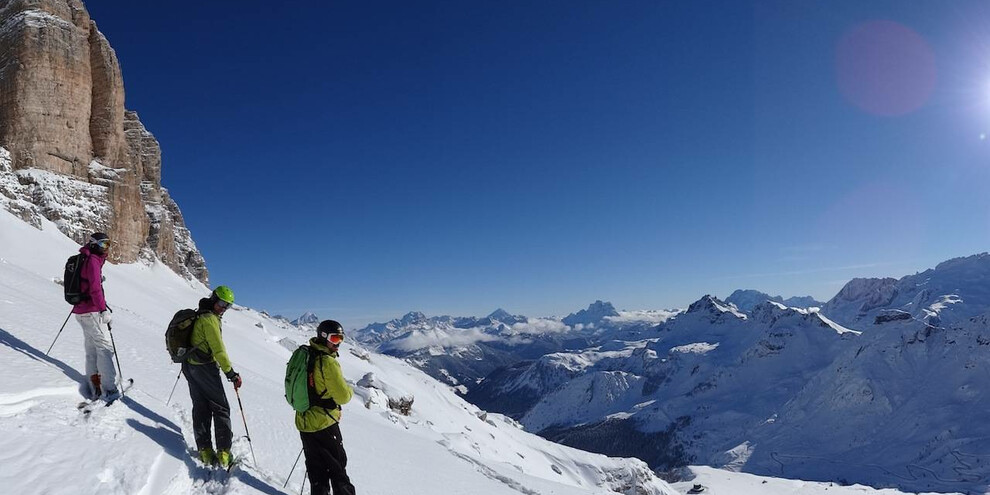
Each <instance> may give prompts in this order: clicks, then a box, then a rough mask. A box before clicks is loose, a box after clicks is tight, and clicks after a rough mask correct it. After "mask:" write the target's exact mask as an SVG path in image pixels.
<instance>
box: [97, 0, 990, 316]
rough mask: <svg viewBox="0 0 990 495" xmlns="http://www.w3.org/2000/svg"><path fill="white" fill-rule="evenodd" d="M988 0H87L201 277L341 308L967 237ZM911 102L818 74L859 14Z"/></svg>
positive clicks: (543, 295) (572, 302) (889, 254)
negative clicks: (921, 67) (908, 59)
mask: <svg viewBox="0 0 990 495" xmlns="http://www.w3.org/2000/svg"><path fill="white" fill-rule="evenodd" d="M985 5H986V4H985V2H979V1H968V2H967V1H959V2H951V3H947V2H941V1H938V2H937V1H933V0H932V1H923V2H903V1H893V0H890V1H876V2H859V1H855V2H853V1H849V2H828V3H827V4H826V3H825V2H811V1H790V0H787V1H784V0H780V1H764V2H755V3H749V2H724V1H704V0H703V1H676V2H675V1H629V2H521V1H508V2H497V3H496V2H463V1H457V2H455V1H430V2H375V1H371V2H310V1H300V2H285V3H282V2H256V1H240V2H181V1H176V2H167V3H166V4H163V3H161V2H158V3H154V2H124V1H106V2H89V4H88V5H87V6H88V8H89V9H90V12H91V14H92V17H93V18H94V19H95V20H96V21H97V23H98V25H99V27H100V29H101V30H102V31H103V33H104V34H105V35H106V36H107V37H108V38H109V40H110V42H111V44H112V46H113V47H114V48H115V50H116V51H117V55H118V57H119V58H120V61H121V65H122V69H123V73H124V81H125V86H126V91H127V106H128V108H130V109H133V110H136V111H137V112H138V113H139V114H140V115H141V117H142V120H143V121H144V123H145V125H146V126H147V127H148V128H149V130H151V131H152V132H153V133H154V134H155V135H156V137H157V138H158V139H159V141H160V142H161V145H162V149H163V182H164V184H165V186H166V187H168V188H169V190H170V192H171V194H172V196H173V197H174V198H175V199H176V201H178V203H179V205H180V207H181V208H182V210H183V213H184V215H185V217H186V222H187V224H188V225H189V227H190V228H191V230H192V232H193V235H194V239H195V240H196V242H197V244H198V245H199V247H200V248H201V250H202V251H203V253H204V255H205V257H206V259H207V262H208V265H209V267H210V270H211V278H212V281H213V282H214V283H218V284H219V283H222V284H227V285H230V286H231V287H233V289H234V291H235V293H236V294H237V296H238V301H239V302H243V303H244V304H247V305H250V306H253V307H256V308H259V309H268V310H270V311H272V312H281V313H285V314H287V315H289V316H295V315H296V314H297V313H301V312H302V311H305V310H313V311H315V312H317V314H319V315H320V316H324V317H336V318H338V319H340V320H342V321H344V322H345V324H352V325H353V324H358V323H365V322H368V321H371V320H379V321H380V320H385V319H389V318H392V317H396V316H400V315H401V314H402V313H404V312H406V311H409V310H422V311H425V312H428V313H453V314H484V313H487V312H489V311H491V310H493V309H495V307H498V306H503V307H505V308H506V309H507V310H509V311H511V312H515V313H524V314H529V315H547V314H566V313H568V312H570V311H574V310H576V309H579V308H580V307H583V306H586V305H587V304H588V303H590V302H591V301H593V300H595V299H599V298H600V299H607V300H611V301H613V302H614V303H615V304H616V305H617V306H619V307H622V308H629V309H641V308H661V307H675V306H684V305H686V304H687V303H689V302H691V301H693V300H695V299H697V298H698V297H700V296H701V295H703V294H705V293H714V294H717V295H719V296H722V297H725V296H727V295H728V293H729V292H731V290H732V289H734V288H737V287H746V288H756V289H760V290H764V291H767V292H771V293H774V294H777V293H781V294H783V295H784V296H788V295H794V294H811V295H814V296H816V297H818V298H822V299H826V298H829V297H831V296H832V295H834V293H835V292H836V291H837V290H838V289H839V288H840V287H841V285H842V283H843V282H844V281H847V280H848V279H849V278H852V277H854V276H873V275H885V276H902V275H905V274H908V273H913V272H914V271H916V270H919V269H924V268H926V267H929V266H932V265H933V264H934V263H937V262H938V261H941V260H944V259H947V258H950V257H953V256H960V255H967V254H973V253H975V252H978V251H983V250H985V249H986V246H987V244H988V241H990V201H988V200H987V199H986V198H987V197H988V196H990V195H988V194H986V193H985V188H986V185H987V184H988V181H987V179H990V176H988V175H990V174H988V169H987V165H988V162H987V158H988V157H987V148H986V142H985V141H981V140H980V139H979V136H980V134H981V133H984V132H990V125H988V124H990V50H988V49H987V48H988V47H990V31H988V30H987V29H986V28H985V27H983V26H981V25H980V22H981V19H982V20H985V19H987V18H988V17H987V16H986V14H988V13H990V12H988V10H990V7H987V6H985ZM875 20H891V21H896V22H898V23H901V24H902V25H904V26H906V27H907V28H910V29H912V30H914V31H915V32H916V33H917V34H918V35H920V36H921V37H922V38H923V39H924V40H925V42H927V43H928V46H930V48H931V50H932V52H934V54H935V61H936V70H937V84H936V86H935V89H934V91H933V92H932V93H931V95H930V96H929V97H928V98H927V99H926V101H925V102H924V104H923V105H922V106H920V108H918V109H916V110H914V111H912V112H909V113H907V114H905V115H900V116H895V117H883V116H877V115H873V114H870V113H869V112H867V111H864V110H863V109H861V108H858V107H857V106H856V105H854V104H852V103H851V102H850V101H849V99H848V98H846V97H844V95H843V93H842V92H841V91H840V90H839V88H838V86H837V82H836V80H837V75H836V46H837V44H838V42H839V40H840V39H842V37H843V35H844V34H845V33H848V32H849V31H850V30H851V29H853V28H854V27H856V26H857V25H860V24H862V23H864V22H868V21H875Z"/></svg>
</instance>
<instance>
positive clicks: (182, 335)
mask: <svg viewBox="0 0 990 495" xmlns="http://www.w3.org/2000/svg"><path fill="white" fill-rule="evenodd" d="M200 314H201V313H200V312H199V311H196V310H195V309H180V310H179V311H177V312H176V313H175V315H174V316H172V321H170V322H169V323H168V328H167V329H165V349H167V350H168V355H169V356H170V357H171V358H172V362H173V363H182V362H184V361H186V360H187V359H189V358H190V357H192V356H193V355H194V354H196V355H200V356H201V357H202V354H204V353H203V352H202V351H199V350H198V349H196V348H194V347H193V346H192V331H193V326H194V324H195V323H196V319H197V318H199V315H200ZM197 351H198V352H197Z"/></svg>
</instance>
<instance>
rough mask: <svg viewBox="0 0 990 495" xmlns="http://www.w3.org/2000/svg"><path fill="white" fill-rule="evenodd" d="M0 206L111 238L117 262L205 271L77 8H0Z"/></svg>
mask: <svg viewBox="0 0 990 495" xmlns="http://www.w3.org/2000/svg"><path fill="white" fill-rule="evenodd" d="M0 147H2V148H4V149H5V150H6V151H8V152H9V153H0V161H3V162H4V163H3V164H0V175H4V174H6V175H4V177H0V194H3V195H4V196H5V198H0V204H2V205H3V206H4V207H6V208H7V209H8V210H10V211H12V212H14V213H15V214H17V215H19V216H21V217H22V218H24V219H25V220H27V221H29V222H31V223H33V224H34V225H39V226H40V218H41V217H44V218H47V219H49V220H51V221H53V222H54V223H55V224H56V225H57V226H58V228H59V230H61V231H62V232H64V233H65V234H66V235H68V236H70V237H72V238H73V239H75V240H77V241H79V242H82V241H84V240H85V238H86V236H87V234H88V233H89V232H92V231H94V230H102V231H107V232H109V233H110V235H111V236H112V237H113V239H114V240H115V248H114V250H113V252H112V256H113V260H114V261H116V262H133V261H136V260H138V259H151V258H153V257H155V256H157V257H158V258H160V259H161V260H162V261H163V262H164V263H165V264H166V265H168V266H169V267H171V268H172V269H173V270H175V271H176V272H178V273H180V274H182V275H185V276H187V277H190V278H195V279H197V280H200V281H202V282H204V283H205V282H207V278H208V274H207V271H206V266H205V262H204V260H203V257H202V255H201V254H200V253H199V251H198V250H197V249H196V246H195V244H194V243H193V241H192V238H191V236H190V235H189V231H188V229H186V228H185V225H184V223H183V220H182V214H181V213H180V212H179V208H178V205H176V204H175V202H174V201H173V200H172V199H171V197H169V195H168V191H167V190H165V189H164V188H163V187H162V185H161V148H160V146H159V144H158V141H157V140H156V139H155V137H154V136H153V135H152V134H151V133H150V132H148V130H147V129H145V127H144V125H143V124H142V123H141V121H140V119H139V118H138V116H137V114H136V113H134V112H129V111H126V110H125V108H124V83H123V76H122V74H121V69H120V63H119V62H118V60H117V56H116V54H115V53H114V51H113V48H111V47H110V43H109V42H108V41H107V39H106V37H105V36H104V35H103V34H102V33H101V32H100V31H99V30H98V29H97V26H96V23H95V22H94V21H93V20H92V19H90V17H89V13H88V12H87V11H86V9H85V7H84V6H83V4H82V2H81V1H80V0H0Z"/></svg>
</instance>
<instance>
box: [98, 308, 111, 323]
mask: <svg viewBox="0 0 990 495" xmlns="http://www.w3.org/2000/svg"><path fill="white" fill-rule="evenodd" d="M112 320H113V316H112V315H111V314H110V312H109V311H107V310H103V311H100V321H102V322H103V324H104V325H109V324H110V322H111V321H112Z"/></svg>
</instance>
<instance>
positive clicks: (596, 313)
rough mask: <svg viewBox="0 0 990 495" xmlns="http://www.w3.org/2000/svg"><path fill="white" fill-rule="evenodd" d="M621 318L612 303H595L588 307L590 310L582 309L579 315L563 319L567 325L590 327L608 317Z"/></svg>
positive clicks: (571, 315)
mask: <svg viewBox="0 0 990 495" xmlns="http://www.w3.org/2000/svg"><path fill="white" fill-rule="evenodd" d="M610 316H611V317H615V316H619V312H618V311H616V310H615V306H612V303H609V302H602V301H600V300H599V301H595V302H593V303H591V305H590V306H588V309H582V310H581V311H578V312H577V313H571V314H569V315H567V317H566V318H564V319H563V322H564V324H565V325H569V326H574V325H588V324H592V323H598V322H600V321H602V320H604V319H605V318H606V317H610Z"/></svg>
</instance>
